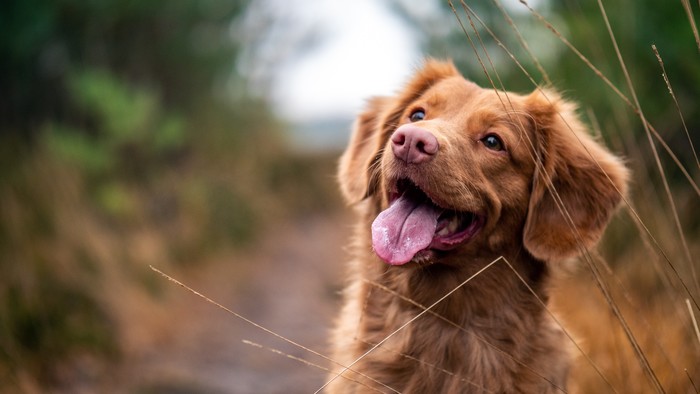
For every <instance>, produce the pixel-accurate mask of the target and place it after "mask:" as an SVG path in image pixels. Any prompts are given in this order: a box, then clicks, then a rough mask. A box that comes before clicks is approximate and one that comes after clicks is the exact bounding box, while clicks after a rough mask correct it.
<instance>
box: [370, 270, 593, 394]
mask: <svg viewBox="0 0 700 394" xmlns="http://www.w3.org/2000/svg"><path fill="white" fill-rule="evenodd" d="M504 259H505V258H504ZM365 281H366V282H367V283H369V284H370V285H372V286H374V287H377V288H379V289H381V290H382V291H385V292H387V293H389V294H391V295H394V296H396V297H398V298H400V299H402V300H403V301H406V302H408V303H409V304H411V305H413V306H416V307H418V308H420V309H422V310H428V308H427V307H425V306H424V305H422V304H420V303H418V302H416V301H414V300H412V299H410V298H408V297H406V296H404V295H403V294H399V293H397V292H396V291H394V290H392V289H390V288H388V287H386V286H384V285H382V284H380V283H377V282H374V281H371V280H365ZM428 313H430V314H431V315H432V316H434V317H436V318H438V319H440V320H442V321H444V322H445V323H447V324H449V325H451V326H453V327H455V328H457V329H458V330H460V331H462V332H464V333H466V334H468V335H473V336H474V337H475V338H476V339H477V340H479V341H480V342H481V343H484V344H486V345H487V346H489V347H491V348H492V349H494V350H496V351H498V352H499V353H501V354H503V355H505V356H506V357H509V358H510V359H511V360H513V361H515V362H516V363H518V364H519V365H521V366H522V367H524V368H525V369H527V370H529V371H530V372H531V373H532V374H534V375H535V376H537V377H539V378H541V379H543V380H545V381H547V382H548V383H549V384H551V385H552V387H554V388H556V389H557V390H559V391H561V392H563V393H566V392H567V391H566V390H564V389H563V388H562V387H559V386H558V385H557V384H556V383H554V382H552V381H551V380H550V379H548V378H547V377H545V376H543V375H542V374H541V373H539V372H537V371H535V370H534V369H532V368H531V367H530V366H528V365H527V363H525V362H523V361H521V360H518V359H517V358H515V357H513V356H511V355H510V354H508V353H506V352H505V351H504V350H502V349H501V348H499V347H498V346H496V345H494V344H493V343H491V342H489V341H487V340H486V339H484V338H482V337H481V336H479V335H477V334H476V333H474V332H473V331H468V330H467V329H466V328H464V327H462V326H460V325H459V324H457V323H455V322H453V321H452V320H450V319H448V318H446V317H444V316H442V315H440V314H439V313H436V312H434V311H431V310H428ZM562 329H563V327H562ZM370 345H372V344H370ZM584 356H585V355H584ZM406 357H409V358H412V357H411V356H408V355H406ZM422 363H424V362H422ZM424 364H425V363H424ZM428 365H430V364H428ZM594 368H595V367H594ZM437 369H438V370H442V371H443V372H444V370H443V369H442V368H437ZM452 375H454V373H452Z"/></svg>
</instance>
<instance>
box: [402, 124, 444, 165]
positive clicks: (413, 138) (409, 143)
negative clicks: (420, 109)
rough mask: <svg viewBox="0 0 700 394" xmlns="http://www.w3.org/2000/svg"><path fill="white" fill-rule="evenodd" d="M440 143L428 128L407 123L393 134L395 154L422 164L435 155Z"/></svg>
mask: <svg viewBox="0 0 700 394" xmlns="http://www.w3.org/2000/svg"><path fill="white" fill-rule="evenodd" d="M439 147H440V144H438V140H437V138H435V136H434V135H433V134H432V133H431V132H429V131H428V130H425V129H421V128H420V127H417V126H414V125H412V124H406V125H403V126H401V127H399V128H398V129H396V131H395V132H394V134H392V136H391V149H392V151H393V152H394V156H396V157H397V158H398V159H400V160H403V161H404V162H406V163H411V164H420V163H424V162H426V161H429V160H431V159H432V158H433V156H435V154H436V153H437V151H438V148H439Z"/></svg>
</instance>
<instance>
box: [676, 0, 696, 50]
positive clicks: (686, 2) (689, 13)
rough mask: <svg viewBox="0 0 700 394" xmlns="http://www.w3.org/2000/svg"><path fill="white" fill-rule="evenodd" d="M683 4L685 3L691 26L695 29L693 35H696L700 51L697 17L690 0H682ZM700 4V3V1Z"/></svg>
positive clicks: (684, 6) (684, 7)
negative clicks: (694, 15)
mask: <svg viewBox="0 0 700 394" xmlns="http://www.w3.org/2000/svg"><path fill="white" fill-rule="evenodd" d="M681 4H683V9H685V13H686V14H688V21H689V22H690V28H691V29H693V35H694V36H695V44H696V45H697V46H698V51H700V34H698V26H697V25H696V24H695V19H694V18H693V8H692V7H691V6H690V0H681ZM698 5H700V1H699V2H698Z"/></svg>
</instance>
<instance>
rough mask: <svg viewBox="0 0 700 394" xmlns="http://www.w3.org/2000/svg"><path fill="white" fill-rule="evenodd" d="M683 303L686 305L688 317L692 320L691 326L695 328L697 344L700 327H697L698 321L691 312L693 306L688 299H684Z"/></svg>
mask: <svg viewBox="0 0 700 394" xmlns="http://www.w3.org/2000/svg"><path fill="white" fill-rule="evenodd" d="M685 303H686V305H687V306H688V314H689V315H690V319H691V320H692V321H693V328H694V329H695V336H696V337H697V338H698V344H700V329H699V328H698V321H697V320H696V319H695V313H693V307H692V306H691V305H690V300H689V299H687V298H686V299H685Z"/></svg>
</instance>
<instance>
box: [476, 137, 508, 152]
mask: <svg viewBox="0 0 700 394" xmlns="http://www.w3.org/2000/svg"><path fill="white" fill-rule="evenodd" d="M481 142H482V143H483V144H484V146H485V147H487V148H488V149H491V150H494V151H503V150H505V146H504V145H503V141H501V139H500V138H498V137H497V136H496V135H494V134H489V135H487V136H486V137H484V138H482V139H481Z"/></svg>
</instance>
